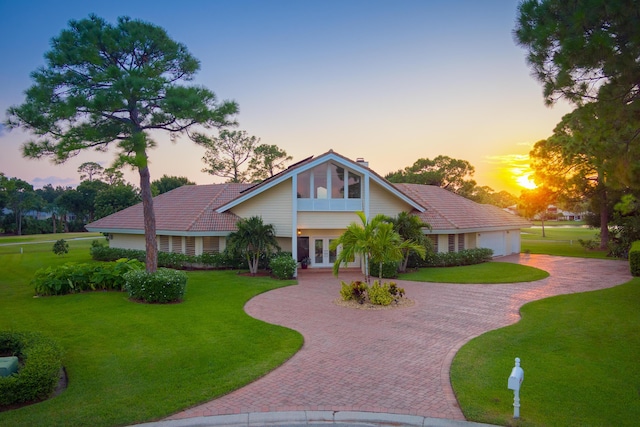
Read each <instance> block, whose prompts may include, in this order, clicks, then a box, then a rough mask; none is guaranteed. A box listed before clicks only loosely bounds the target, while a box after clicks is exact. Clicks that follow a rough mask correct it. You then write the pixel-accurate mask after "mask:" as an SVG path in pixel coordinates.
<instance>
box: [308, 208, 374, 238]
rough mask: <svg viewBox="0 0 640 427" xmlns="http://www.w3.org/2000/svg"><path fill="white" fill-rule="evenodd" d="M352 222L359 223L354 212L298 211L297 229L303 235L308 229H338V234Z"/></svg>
mask: <svg viewBox="0 0 640 427" xmlns="http://www.w3.org/2000/svg"><path fill="white" fill-rule="evenodd" d="M352 222H356V223H358V224H360V223H361V221H360V218H359V217H358V215H356V214H355V213H354V212H298V229H299V230H302V231H303V235H305V233H304V230H308V229H323V230H326V229H340V230H341V231H340V233H338V234H339V235H340V234H342V233H343V232H344V230H345V229H346V228H347V226H348V225H349V224H351V223H352Z"/></svg>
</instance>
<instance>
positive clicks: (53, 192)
mask: <svg viewBox="0 0 640 427" xmlns="http://www.w3.org/2000/svg"><path fill="white" fill-rule="evenodd" d="M69 190H72V188H71V187H67V188H64V187H61V186H57V187H56V188H53V185H51V184H47V185H45V186H44V187H42V188H39V189H37V190H36V193H37V194H38V195H39V196H40V198H41V199H42V200H43V201H44V204H43V206H42V208H41V209H42V210H43V211H44V212H48V213H50V214H51V230H52V233H54V234H55V233H56V232H57V220H58V219H59V218H60V216H61V215H60V214H62V213H63V212H62V209H61V208H60V206H58V204H57V203H56V201H57V199H58V197H60V196H61V195H62V194H64V193H65V192H66V191H69Z"/></svg>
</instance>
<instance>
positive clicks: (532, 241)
mask: <svg viewBox="0 0 640 427" xmlns="http://www.w3.org/2000/svg"><path fill="white" fill-rule="evenodd" d="M597 235H598V230H596V229H593V228H585V227H581V226H575V227H573V226H566V225H565V224H562V226H561V227H560V226H548V225H547V223H545V237H542V228H537V227H536V228H523V229H522V230H521V231H520V236H521V248H522V252H525V251H528V252H530V253H532V254H548V255H558V256H570V257H581V258H607V252H606V251H599V250H585V249H584V248H583V247H582V246H581V245H580V243H579V242H578V239H582V240H596V239H597Z"/></svg>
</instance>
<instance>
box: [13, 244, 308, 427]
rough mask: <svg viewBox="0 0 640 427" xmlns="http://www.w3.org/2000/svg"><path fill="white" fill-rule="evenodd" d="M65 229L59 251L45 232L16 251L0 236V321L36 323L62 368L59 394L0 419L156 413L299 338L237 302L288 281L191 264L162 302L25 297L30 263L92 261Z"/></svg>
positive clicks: (92, 419)
mask: <svg viewBox="0 0 640 427" xmlns="http://www.w3.org/2000/svg"><path fill="white" fill-rule="evenodd" d="M59 236H60V235H56V237H59ZM84 236H87V235H86V234H84ZM68 237H69V236H67V235H64V238H65V240H68V241H69V243H70V252H69V254H68V255H66V256H62V257H60V256H57V255H55V254H54V253H53V252H52V247H53V243H51V242H48V243H39V244H30V245H26V244H25V245H24V247H23V253H22V254H21V253H20V252H19V251H16V247H15V246H0V328H1V329H17V330H20V329H25V330H36V331H40V332H42V333H44V334H46V335H47V336H49V337H51V338H53V339H55V340H57V341H58V342H59V343H60V344H61V345H62V347H63V348H64V350H65V355H64V366H65V367H66V369H67V373H68V377H69V387H68V389H67V390H66V391H64V392H63V393H62V394H61V395H59V396H58V397H56V398H53V399H50V400H48V401H45V402H41V403H38V404H36V405H31V406H27V407H23V408H20V409H16V410H11V411H5V412H0V425H3V426H4V425H7V426H9V425H11V426H35V425H37V426H87V425H91V426H115V425H126V424H133V423H139V422H143V421H149V420H157V419H159V418H162V417H165V416H167V415H169V414H172V413H174V412H177V411H179V410H182V409H185V408H187V407H190V406H193V405H195V404H197V403H201V402H205V401H208V400H210V399H212V398H215V397H217V396H220V395H222V394H225V393H228V392H229V391H231V390H234V389H237V388H239V387H241V386H242V385H244V384H246V383H248V382H250V381H252V380H255V379H256V378H258V377H260V376H262V375H264V374H265V373H266V372H268V371H270V370H272V369H274V368H275V367H277V366H279V365H280V364H282V363H283V362H284V361H285V360H286V359H288V358H289V357H291V356H292V355H293V354H294V353H295V352H296V351H297V350H298V349H299V348H300V347H301V345H302V342H303V339H302V336H301V335H300V334H299V333H298V332H295V331H292V330H289V329H286V328H282V327H279V326H275V325H269V324H266V323H264V322H261V321H258V320H256V319H253V318H251V317H249V316H248V315H247V314H245V312H244V311H243V306H244V304H245V303H246V301H248V300H249V299H250V298H251V297H253V296H255V295H257V294H259V293H262V292H265V291H268V290H270V289H274V288H278V287H282V286H288V285H291V284H293V283H295V282H293V281H276V280H272V279H269V278H251V277H244V276H239V275H238V274H237V273H236V272H233V271H226V272H190V273H189V282H188V284H187V293H186V296H185V300H184V302H182V303H180V304H168V305H148V304H137V303H133V302H130V301H128V300H127V297H126V294H124V293H118V292H95V293H83V294H76V295H67V296H59V297H45V298H34V297H33V295H34V292H33V288H32V286H31V285H30V284H29V281H30V280H31V278H32V277H33V272H34V271H35V270H36V269H37V268H39V267H43V266H45V265H53V264H61V263H65V262H69V261H74V262H91V261H90V257H89V252H88V249H89V246H90V244H91V240H69V239H68ZM54 240H55V239H54ZM2 243H5V241H4V240H3V239H0V244H2Z"/></svg>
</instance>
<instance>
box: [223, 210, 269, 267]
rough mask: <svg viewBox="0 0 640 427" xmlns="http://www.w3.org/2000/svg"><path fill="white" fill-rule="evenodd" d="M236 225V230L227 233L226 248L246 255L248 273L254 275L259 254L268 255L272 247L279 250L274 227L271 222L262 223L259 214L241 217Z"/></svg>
mask: <svg viewBox="0 0 640 427" xmlns="http://www.w3.org/2000/svg"><path fill="white" fill-rule="evenodd" d="M236 227H237V228H238V230H237V231H234V232H233V233H231V234H229V240H228V248H229V250H230V251H232V252H236V253H241V254H242V255H243V256H244V257H246V259H247V264H248V265H249V273H251V275H252V276H255V275H256V274H257V273H258V261H259V260H260V255H262V254H267V255H268V254H270V253H271V252H272V251H273V250H274V249H275V250H280V245H278V241H277V240H276V231H275V228H274V226H273V224H264V223H263V222H262V217H259V216H252V217H250V218H242V219H240V220H239V221H238V222H237V223H236Z"/></svg>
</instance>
